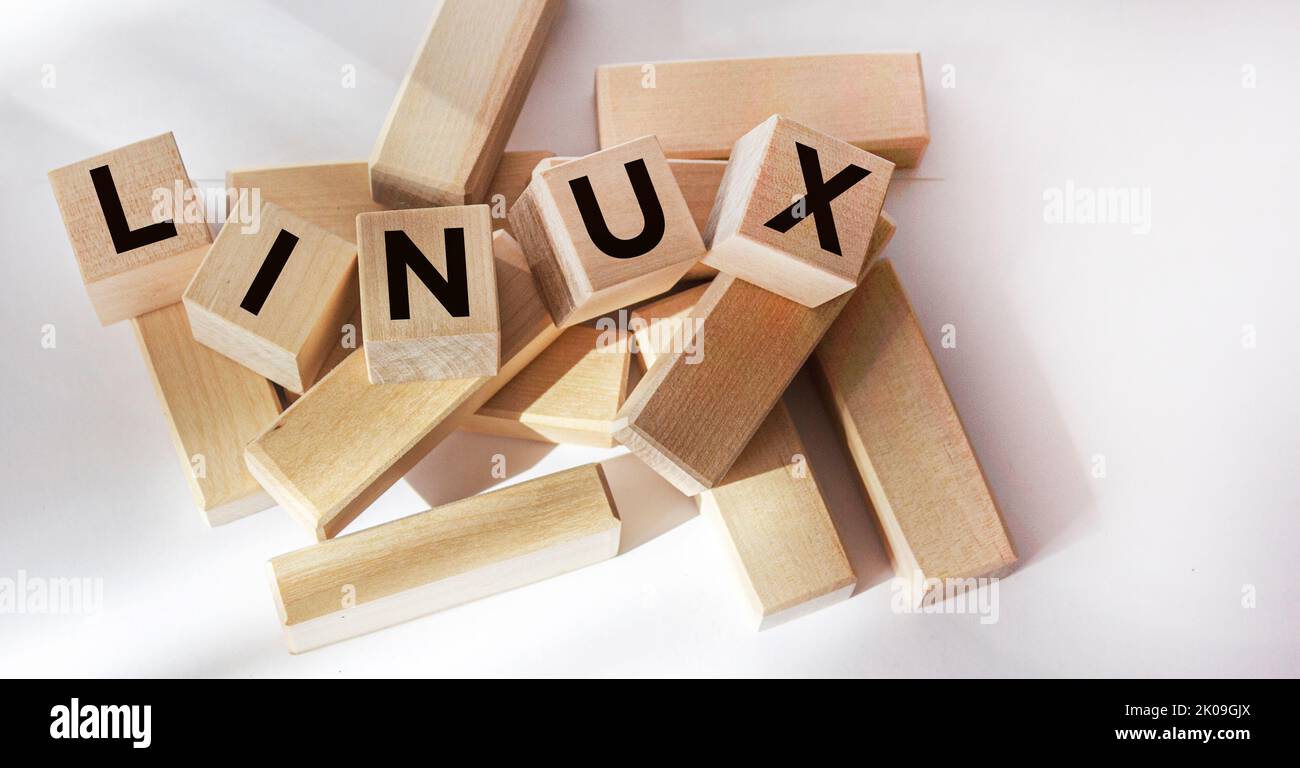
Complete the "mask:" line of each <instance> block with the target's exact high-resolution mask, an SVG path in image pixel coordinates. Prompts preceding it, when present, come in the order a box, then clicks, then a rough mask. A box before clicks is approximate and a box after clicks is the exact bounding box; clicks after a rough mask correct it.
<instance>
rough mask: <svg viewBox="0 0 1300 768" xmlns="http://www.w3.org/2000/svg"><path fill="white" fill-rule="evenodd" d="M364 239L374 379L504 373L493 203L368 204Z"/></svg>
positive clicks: (362, 221) (368, 349)
mask: <svg viewBox="0 0 1300 768" xmlns="http://www.w3.org/2000/svg"><path fill="white" fill-rule="evenodd" d="M357 248H358V252H359V254H360V256H359V258H360V265H361V322H362V329H363V332H364V338H365V345H364V346H365V356H366V367H367V368H368V370H369V374H370V382H371V383H372V384H393V383H400V382H406V381H436V380H442V379H465V378H471V377H474V376H493V375H495V374H496V372H497V370H498V368H499V366H500V362H501V361H500V348H501V324H500V321H499V319H498V313H497V290H496V277H495V270H494V268H493V265H494V263H495V259H494V258H493V256H492V222H491V217H490V215H489V213H488V207H487V206H486V205H467V206H451V207H446V208H417V209H412V210H405V211H382V212H379V213H363V214H361V215H360V216H358V217H357Z"/></svg>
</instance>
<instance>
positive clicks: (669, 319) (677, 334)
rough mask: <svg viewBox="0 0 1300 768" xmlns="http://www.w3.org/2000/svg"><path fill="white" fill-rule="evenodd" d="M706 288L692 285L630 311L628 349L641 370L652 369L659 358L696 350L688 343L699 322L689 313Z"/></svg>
mask: <svg viewBox="0 0 1300 768" xmlns="http://www.w3.org/2000/svg"><path fill="white" fill-rule="evenodd" d="M708 288H709V286H708V284H707V283H705V284H703V285H696V286H693V287H691V288H688V289H686V290H684V291H678V292H677V293H673V294H669V295H668V296H665V297H663V298H662V299H658V300H656V301H652V302H650V303H648V304H644V305H642V306H640V307H637V308H636V309H634V310H632V312H631V313H630V314H629V324H630V326H631V330H632V338H633V339H634V340H635V344H633V345H632V346H633V347H635V350H634V351H635V352H636V355H637V359H638V360H640V361H641V368H642V370H646V371H648V370H650V369H651V368H653V367H654V364H655V360H658V359H659V357H660V356H661V355H666V354H670V353H672V352H685V353H687V354H688V355H689V354H690V353H691V352H692V351H695V350H696V349H697V348H696V347H694V346H693V344H692V342H693V339H694V338H695V331H696V330H697V328H698V327H699V326H700V325H702V323H701V322H700V321H699V320H698V319H697V318H693V317H692V314H693V313H694V311H695V307H696V305H698V304H699V303H700V298H701V297H703V296H704V292H705V291H706V290H708Z"/></svg>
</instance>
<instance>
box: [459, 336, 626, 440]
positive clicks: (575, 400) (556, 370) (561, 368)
mask: <svg viewBox="0 0 1300 768" xmlns="http://www.w3.org/2000/svg"><path fill="white" fill-rule="evenodd" d="M630 348H631V345H630V344H627V343H622V342H620V340H619V339H618V338H617V337H616V335H615V334H613V333H612V332H610V333H606V332H604V331H601V330H597V329H596V328H593V327H591V326H586V325H578V326H574V327H572V328H567V329H565V331H564V333H563V334H561V335H560V338H559V339H557V340H556V341H555V343H554V344H552V345H551V346H549V347H547V349H546V351H545V352H543V353H542V354H541V355H540V356H538V358H537V359H536V360H534V361H533V362H532V363H530V364H529V365H528V367H527V368H525V369H523V370H522V371H520V372H519V375H518V376H515V377H514V378H513V379H511V380H510V383H508V384H506V385H505V386H504V387H502V389H501V391H500V392H497V393H496V394H495V395H493V396H492V399H491V400H489V401H488V402H487V403H486V404H485V405H484V406H483V407H482V408H480V409H478V412H477V413H475V414H474V415H472V416H469V417H467V418H466V419H465V420H464V421H462V422H461V425H460V426H461V428H462V429H468V430H470V431H473V432H482V433H485V434H490V435H499V436H501V437H513V438H519V439H523V440H538V441H541V442H546V443H570V444H575V445H590V446H595V447H598V448H608V447H610V446H612V445H613V444H614V437H613V434H614V418H615V417H616V416H617V415H618V409H619V407H621V406H622V405H623V400H624V399H626V397H627V391H628V390H627V387H628V372H629V366H630V365H631V359H632V358H631V351H630Z"/></svg>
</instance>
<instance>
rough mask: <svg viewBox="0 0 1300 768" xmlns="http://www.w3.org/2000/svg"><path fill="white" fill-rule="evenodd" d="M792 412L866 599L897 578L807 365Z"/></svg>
mask: <svg viewBox="0 0 1300 768" xmlns="http://www.w3.org/2000/svg"><path fill="white" fill-rule="evenodd" d="M785 404H786V407H787V408H789V409H790V417H791V418H792V419H793V420H794V424H795V429H797V430H798V432H799V438H800V439H801V440H802V441H803V444H804V450H805V451H806V452H807V454H808V466H809V467H810V468H811V469H812V473H813V477H814V478H815V479H816V480H817V487H818V488H820V489H821V492H822V497H823V498H825V499H826V506H827V508H828V509H829V510H830V513H831V520H832V521H833V522H834V523H835V530H836V532H838V533H839V535H840V542H841V543H842V544H843V545H844V553H845V554H846V555H848V557H849V564H850V565H852V566H853V572H854V573H856V574H857V576H858V585H857V587H856V588H855V589H854V590H853V594H854V595H857V594H860V593H862V592H864V591H866V590H868V589H870V588H872V587H874V586H876V585H877V584H883V583H884V582H886V581H888V580H889V579H890V578H891V577H892V576H893V575H894V572H893V568H892V567H891V566H890V565H889V555H888V553H886V552H885V548H884V546H883V544H882V543H881V539H880V534H879V532H878V529H877V528H876V522H875V511H874V510H872V509H871V503H870V502H869V501H868V500H867V497H866V494H864V493H863V492H862V490H861V483H860V482H859V481H858V470H857V469H856V468H855V467H854V466H853V462H852V461H851V460H850V459H849V457H848V454H847V452H846V451H845V450H844V448H843V441H842V440H840V436H839V434H838V433H837V430H836V428H835V425H834V424H833V423H832V422H831V420H830V417H829V416H828V415H827V412H826V410H825V408H823V407H822V404H821V399H820V395H819V394H818V392H817V386H816V384H815V383H814V382H813V379H812V376H811V375H810V374H809V372H808V369H807V366H805V367H804V369H803V370H801V371H799V374H798V375H797V376H795V379H794V381H793V382H791V384H790V388H789V389H787V390H786V394H785Z"/></svg>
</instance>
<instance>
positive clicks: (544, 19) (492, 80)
mask: <svg viewBox="0 0 1300 768" xmlns="http://www.w3.org/2000/svg"><path fill="white" fill-rule="evenodd" d="M559 7H560V3H559V2H558V0H495V1H494V2H491V3H483V2H477V1H476V0H445V1H444V2H443V3H442V4H441V5H440V6H439V7H438V10H437V11H435V15H434V19H433V25H432V27H431V28H430V30H429V34H428V36H427V37H426V38H425V40H424V44H423V45H421V46H420V50H419V51H418V52H417V53H416V55H415V61H414V62H413V63H412V64H411V69H410V70H409V71H408V72H407V74H406V79H405V80H403V81H402V85H401V87H400V88H399V90H398V92H397V98H396V99H395V100H394V101H393V107H392V110H391V111H389V113H388V119H387V120H386V121H385V123H384V127H383V130H381V131H380V133H379V140H378V142H376V144H375V149H374V152H373V153H372V154H371V157H370V189H371V196H372V197H373V198H374V199H375V200H376V201H378V202H380V203H383V204H384V205H387V206H390V207H393V208H422V207H427V206H439V205H466V204H468V203H480V202H484V195H485V193H486V192H487V189H488V182H489V180H491V178H492V175H493V174H494V173H495V172H496V169H497V163H498V162H499V161H500V160H501V152H502V150H503V149H505V146H506V141H507V140H508V139H509V138H510V131H511V130H513V129H514V124H515V119H516V118H518V116H519V110H520V109H521V108H522V107H523V104H524V97H525V96H526V95H527V92H528V87H529V85H530V84H531V83H532V79H533V74H534V73H535V72H536V69H537V60H538V57H539V56H540V54H541V50H542V45H543V43H544V42H545V40H546V35H547V33H548V32H549V30H550V26H551V23H552V22H553V21H554V20H555V17H556V15H557V14H558V12H559Z"/></svg>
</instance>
